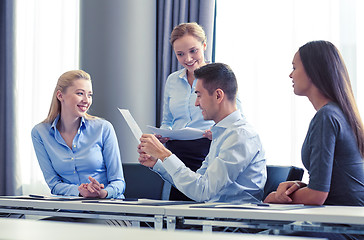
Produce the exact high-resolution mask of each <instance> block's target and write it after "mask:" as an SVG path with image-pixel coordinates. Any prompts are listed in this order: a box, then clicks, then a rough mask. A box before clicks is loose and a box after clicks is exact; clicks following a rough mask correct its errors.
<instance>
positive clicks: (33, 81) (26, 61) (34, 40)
mask: <svg viewBox="0 0 364 240" xmlns="http://www.w3.org/2000/svg"><path fill="white" fill-rule="evenodd" d="M15 24H16V26H15V46H16V57H15V59H16V60H15V66H16V69H15V71H16V73H15V78H16V93H17V94H16V96H17V97H16V114H17V122H16V126H17V127H16V128H17V132H16V142H17V144H18V145H17V159H19V162H20V164H21V171H22V172H21V178H22V183H23V186H22V189H23V194H29V193H42V192H44V193H49V189H48V186H47V185H46V184H45V181H44V179H43V174H42V172H41V170H40V168H39V165H38V161H37V159H36V156H35V153H34V150H33V144H32V140H31V137H30V132H31V129H32V128H33V126H34V125H35V124H37V123H39V122H41V121H43V120H44V119H45V118H46V116H47V114H48V110H49V106H50V104H51V98H52V94H53V90H54V88H55V86H56V82H57V80H58V77H59V76H60V75H61V74H62V73H63V72H65V71H68V70H72V69H77V68H78V55H79V51H78V45H79V41H78V38H79V36H78V34H79V1H75V0H53V1H48V0H17V1H16V10H15Z"/></svg>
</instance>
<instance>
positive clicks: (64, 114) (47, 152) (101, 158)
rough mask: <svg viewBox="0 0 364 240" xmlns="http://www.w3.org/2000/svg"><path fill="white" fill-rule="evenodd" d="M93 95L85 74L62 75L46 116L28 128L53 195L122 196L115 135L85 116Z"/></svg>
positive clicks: (109, 127)
mask: <svg viewBox="0 0 364 240" xmlns="http://www.w3.org/2000/svg"><path fill="white" fill-rule="evenodd" d="M92 93H93V92H92V83H91V77H90V75H89V74H88V73H86V72H84V71H82V70H73V71H69V72H66V73H64V74H62V75H61V76H60V78H59V79H58V82H57V86H56V88H55V90H54V93H53V98H52V103H51V107H50V110H49V114H48V116H47V118H46V119H45V120H44V121H43V122H41V123H39V124H37V125H36V126H35V127H34V128H33V130H32V140H33V145H34V150H35V153H36V155H37V158H38V162H39V165H40V168H41V169H42V172H43V175H44V178H45V181H46V182H47V184H48V186H49V188H50V190H51V193H52V194H55V195H65V196H83V197H87V198H89V197H92V198H124V196H123V193H124V190H125V181H124V176H123V171H122V165H121V160H120V152H119V146H118V141H117V138H116V134H115V131H114V128H113V127H112V125H111V123H110V122H108V121H106V120H104V119H101V118H98V117H94V116H91V115H89V114H87V111H88V110H89V108H90V106H91V104H92Z"/></svg>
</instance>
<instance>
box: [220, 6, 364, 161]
mask: <svg viewBox="0 0 364 240" xmlns="http://www.w3.org/2000/svg"><path fill="white" fill-rule="evenodd" d="M363 11H364V3H363V2H362V1H359V0H357V1H356V0H349V1H347V0H305V1H300V0H276V1H270V0H259V1H241V0H223V1H221V0H220V1H219V0H218V2H217V26H216V62H224V63H227V64H228V65H230V66H231V67H232V69H233V71H234V72H235V73H236V76H237V78H238V83H239V94H240V97H241V100H242V106H243V111H244V114H245V115H246V117H247V119H248V120H249V122H250V123H252V124H253V125H254V126H255V127H256V129H257V131H258V133H259V135H260V137H261V139H262V142H263V145H264V147H265V150H266V156H267V163H268V164H274V165H291V164H292V165H296V166H300V167H303V166H302V163H301V146H302V144H303V141H304V138H305V135H306V132H307V129H308V125H309V123H310V120H311V118H312V117H313V115H314V114H315V110H314V108H313V107H312V105H311V103H310V102H309V100H308V99H307V98H306V97H299V96H295V95H294V94H293V89H292V82H291V79H290V78H289V76H288V75H289V74H290V73H291V70H292V64H291V62H292V59H293V55H294V54H295V52H296V51H297V50H298V48H299V47H300V46H302V45H303V44H305V43H306V42H308V41H312V40H328V41H331V42H332V43H333V44H334V45H335V46H336V47H337V48H338V49H339V50H340V52H341V54H342V55H343V58H344V60H345V63H346V66H347V68H348V71H349V75H350V77H351V82H352V86H353V89H354V92H355V95H356V100H357V104H358V105H359V111H360V113H361V116H362V118H363V117H364V83H363V78H364V71H363V69H362V68H361V69H360V67H358V66H363V65H364V17H363V16H362V14H361V13H362V12H363Z"/></svg>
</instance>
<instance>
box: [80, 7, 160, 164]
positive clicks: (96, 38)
mask: <svg viewBox="0 0 364 240" xmlns="http://www.w3.org/2000/svg"><path fill="white" fill-rule="evenodd" d="M80 9H81V21H80V23H81V26H80V66H81V69H83V70H85V71H87V72H88V73H90V74H91V77H92V80H93V90H94V98H93V101H94V102H93V105H92V107H91V110H90V113H91V114H94V115H97V116H100V117H103V118H105V119H107V120H109V121H110V122H111V123H112V124H113V126H114V128H115V131H116V134H117V136H118V140H119V146H120V151H121V157H122V162H124V163H125V162H137V161H138V160H137V158H138V154H137V152H136V149H137V144H138V142H137V141H136V139H135V138H134V137H133V135H132V133H131V131H130V129H129V127H128V126H127V124H126V122H125V121H124V119H123V118H122V116H121V114H120V113H119V111H118V110H117V108H118V107H119V108H126V109H129V111H130V112H131V114H132V115H133V116H134V118H135V120H136V121H137V123H138V124H139V126H140V127H141V129H142V130H143V131H146V125H147V124H150V125H154V124H155V92H156V91H155V85H156V84H155V76H156V73H155V72H156V70H155V69H156V66H155V59H156V56H155V54H156V50H155V46H156V2H155V0H107V1H101V0H82V1H81V7H80Z"/></svg>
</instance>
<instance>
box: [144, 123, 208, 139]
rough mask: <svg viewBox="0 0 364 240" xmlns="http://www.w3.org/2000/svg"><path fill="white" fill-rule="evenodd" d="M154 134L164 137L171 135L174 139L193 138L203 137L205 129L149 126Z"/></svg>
mask: <svg viewBox="0 0 364 240" xmlns="http://www.w3.org/2000/svg"><path fill="white" fill-rule="evenodd" d="M147 127H148V128H149V129H150V130H151V131H152V132H153V133H154V134H157V135H161V136H162V137H169V138H170V139H174V140H193V139H199V138H203V136H202V134H204V131H202V130H200V129H197V128H189V127H187V128H182V129H178V130H169V129H161V128H156V127H153V126H149V125H148V126H147Z"/></svg>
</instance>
